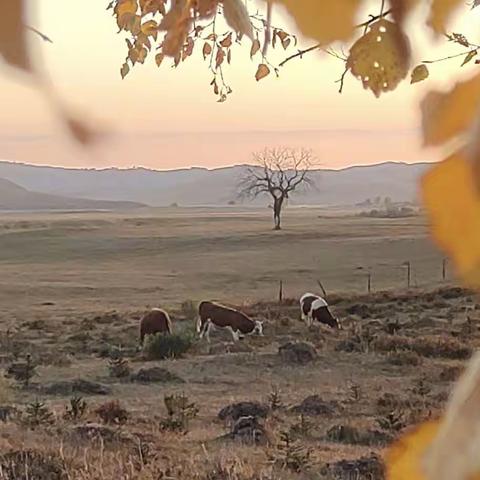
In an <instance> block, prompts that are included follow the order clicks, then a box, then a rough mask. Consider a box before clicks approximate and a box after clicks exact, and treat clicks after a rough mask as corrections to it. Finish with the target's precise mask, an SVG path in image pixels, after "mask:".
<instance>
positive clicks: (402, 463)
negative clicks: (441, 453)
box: [385, 422, 439, 480]
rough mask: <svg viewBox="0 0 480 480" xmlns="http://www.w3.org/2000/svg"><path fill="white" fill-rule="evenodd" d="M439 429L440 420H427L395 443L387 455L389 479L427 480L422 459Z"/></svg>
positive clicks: (386, 464)
mask: <svg viewBox="0 0 480 480" xmlns="http://www.w3.org/2000/svg"><path fill="white" fill-rule="evenodd" d="M438 429H439V422H427V423H424V424H423V425H420V426H419V427H417V428H416V429H414V430H413V431H411V432H409V433H407V434H406V435H404V436H403V437H402V438H400V440H398V441H397V442H396V443H394V444H393V445H392V446H391V447H390V448H389V449H388V451H387V454H386V456H385V467H386V470H387V478H388V480H426V477H425V475H424V473H423V470H422V460H423V456H424V454H425V452H426V450H427V448H428V447H429V446H430V444H431V443H432V441H433V439H434V438H435V435H436V434H437V432H438Z"/></svg>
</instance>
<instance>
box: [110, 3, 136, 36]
mask: <svg viewBox="0 0 480 480" xmlns="http://www.w3.org/2000/svg"><path fill="white" fill-rule="evenodd" d="M137 8H138V4H137V1H136V0H118V2H117V4H116V5H115V8H114V12H115V15H116V16H117V25H118V28H120V30H125V29H126V28H127V25H128V23H129V22H130V20H131V18H132V16H134V15H135V14H136V13H137Z"/></svg>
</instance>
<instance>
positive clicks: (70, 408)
mask: <svg viewBox="0 0 480 480" xmlns="http://www.w3.org/2000/svg"><path fill="white" fill-rule="evenodd" d="M86 411H87V402H86V401H85V400H84V399H83V398H82V397H72V398H71V399H70V403H69V405H67V406H66V407H65V414H64V418H65V419H66V420H72V421H76V420H79V419H81V418H82V417H83V416H84V415H85V413H86Z"/></svg>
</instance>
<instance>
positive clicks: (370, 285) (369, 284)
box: [367, 272, 372, 293]
mask: <svg viewBox="0 0 480 480" xmlns="http://www.w3.org/2000/svg"><path fill="white" fill-rule="evenodd" d="M367 289H368V293H371V291H372V272H368V274H367Z"/></svg>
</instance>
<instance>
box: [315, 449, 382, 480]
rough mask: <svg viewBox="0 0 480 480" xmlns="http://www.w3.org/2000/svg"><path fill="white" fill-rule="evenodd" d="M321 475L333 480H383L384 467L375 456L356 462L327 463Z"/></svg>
mask: <svg viewBox="0 0 480 480" xmlns="http://www.w3.org/2000/svg"><path fill="white" fill-rule="evenodd" d="M321 473H322V475H325V476H327V475H328V476H329V477H328V478H332V479H333V480H343V479H346V478H355V480H384V479H385V467H384V465H383V462H382V461H381V459H380V458H379V457H377V456H376V455H371V456H370V457H362V458H359V459H357V460H341V461H339V462H335V463H327V465H326V466H325V467H324V468H323V469H322V472H321Z"/></svg>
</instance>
